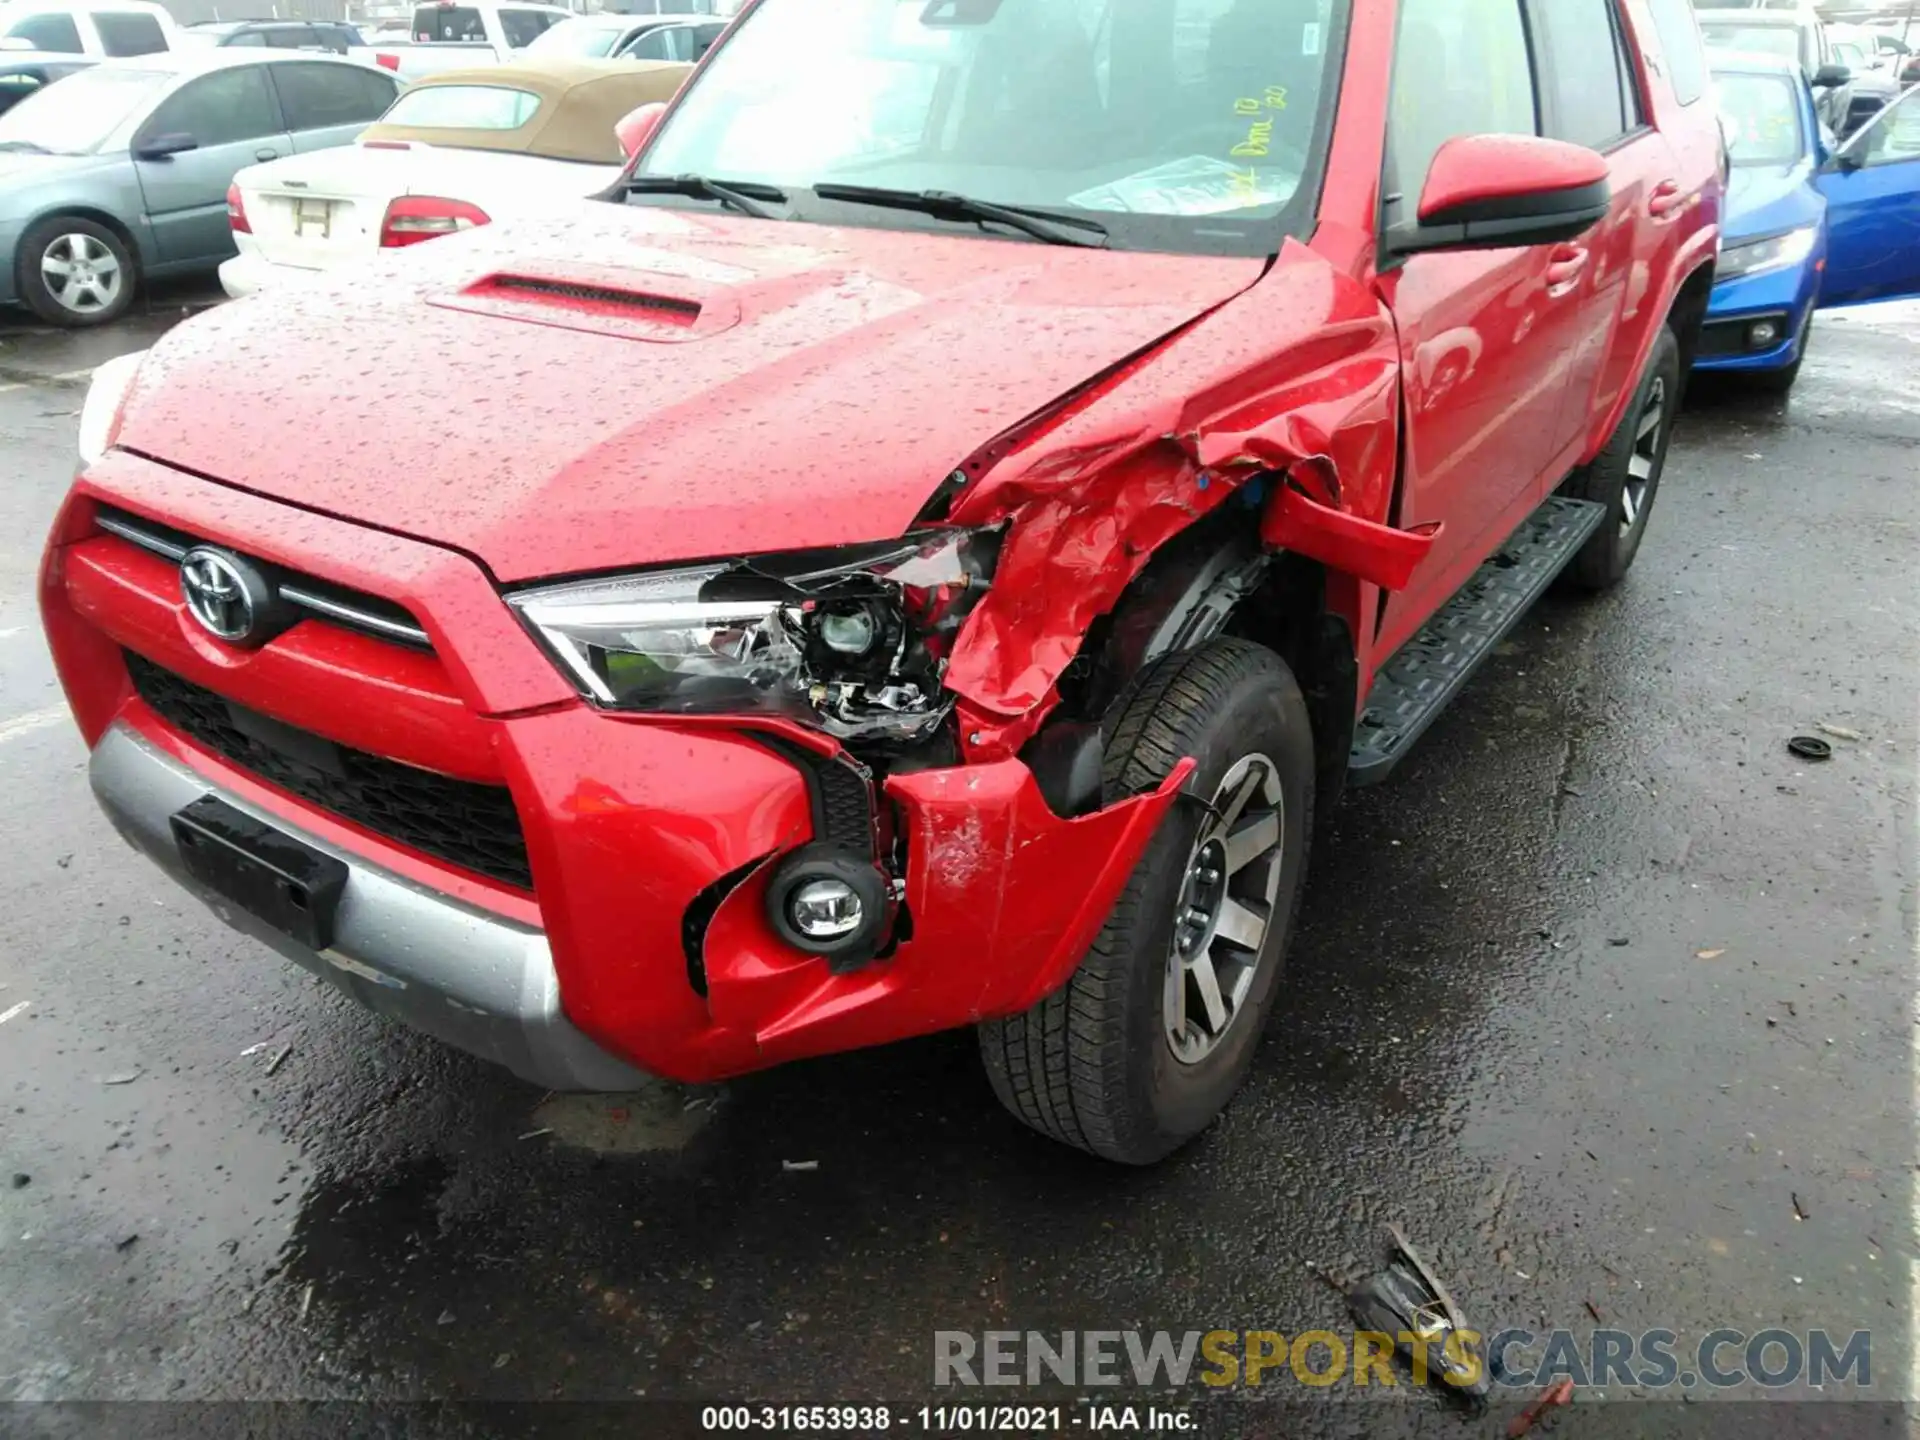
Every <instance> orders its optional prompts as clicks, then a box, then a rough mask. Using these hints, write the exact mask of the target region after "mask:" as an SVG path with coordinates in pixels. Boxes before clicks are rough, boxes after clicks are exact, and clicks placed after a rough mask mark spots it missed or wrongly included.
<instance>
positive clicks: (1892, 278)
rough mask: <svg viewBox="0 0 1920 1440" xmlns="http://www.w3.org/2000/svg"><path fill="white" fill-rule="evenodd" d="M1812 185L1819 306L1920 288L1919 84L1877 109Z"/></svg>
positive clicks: (1886, 297)
mask: <svg viewBox="0 0 1920 1440" xmlns="http://www.w3.org/2000/svg"><path fill="white" fill-rule="evenodd" d="M1818 183H1819V186H1820V193H1821V194H1823V195H1825V196H1826V197H1827V269H1826V274H1825V276H1824V278H1823V280H1822V282H1821V286H1820V303H1821V305H1823V306H1827V305H1854V304H1858V303H1860V302H1861V301H1864V300H1892V299H1896V298H1898V297H1901V296H1908V295H1916V294H1920V90H1909V91H1908V92H1907V93H1906V94H1905V95H1904V96H1902V97H1901V98H1900V99H1898V100H1896V101H1894V102H1893V104H1891V105H1889V106H1888V107H1887V108H1886V109H1885V110H1882V111H1881V112H1880V114H1879V115H1878V116H1876V117H1875V118H1874V120H1873V122H1872V123H1871V124H1869V125H1868V126H1867V127H1866V128H1865V129H1863V130H1862V131H1861V132H1860V133H1859V134H1858V135H1856V136H1854V137H1853V139H1852V140H1850V141H1848V142H1847V144H1846V146H1845V147H1844V148H1843V149H1842V150H1841V152H1840V153H1839V155H1837V156H1835V157H1834V158H1833V159H1832V160H1830V161H1828V162H1827V165H1826V167H1825V168H1824V169H1823V170H1822V171H1821V173H1820V178H1819V181H1818Z"/></svg>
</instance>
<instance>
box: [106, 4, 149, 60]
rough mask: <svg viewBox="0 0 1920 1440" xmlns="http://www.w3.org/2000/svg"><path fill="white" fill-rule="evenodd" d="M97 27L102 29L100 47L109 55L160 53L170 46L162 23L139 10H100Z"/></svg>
mask: <svg viewBox="0 0 1920 1440" xmlns="http://www.w3.org/2000/svg"><path fill="white" fill-rule="evenodd" d="M93 28H94V29H95V30H97V31H99V32H100V48H101V49H102V50H103V51H105V52H106V53H107V54H109V55H157V54H159V53H160V52H161V51H162V50H164V49H166V48H167V37H166V34H165V33H164V32H163V31H162V30H161V29H160V22H159V21H158V20H156V19H154V18H153V16H151V15H143V14H141V13H139V12H137V11H120V10H96V11H95V12H94V15H93Z"/></svg>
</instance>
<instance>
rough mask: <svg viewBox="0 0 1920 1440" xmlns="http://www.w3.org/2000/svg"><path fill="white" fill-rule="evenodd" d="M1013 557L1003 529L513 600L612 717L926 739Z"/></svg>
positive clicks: (750, 560)
mask: <svg viewBox="0 0 1920 1440" xmlns="http://www.w3.org/2000/svg"><path fill="white" fill-rule="evenodd" d="M999 550H1000V534H999V532H998V531H997V530H942V531H936V532H931V533H927V534H921V535H912V536H908V537H907V538H906V539H904V540H891V541H885V542H882V543H879V544H873V545H860V546H852V547H847V548H843V549H839V550H827V551H811V552H806V553H802V554H793V555H756V556H750V557H747V558H745V559H742V560H738V561H733V562H730V563H725V564H711V565H701V566H696V567H692V568H687V569H677V570H658V571H651V572H646V573H642V574H636V575H628V576H620V577H616V578H614V579H608V580H587V581H580V582H577V583H570V584H562V585H549V586H542V587H541V588H539V589H537V590H523V591H520V592H518V593H516V594H513V595H509V596H508V597H507V599H508V603H509V604H511V605H512V606H513V607H514V609H515V611H516V612H518V614H519V615H520V617H521V619H522V620H523V621H524V622H525V623H526V625H527V626H528V627H529V628H530V629H531V630H532V631H533V633H534V634H535V635H536V636H538V637H539V639H540V640H541V641H542V642H543V643H544V644H545V646H546V647H547V649H548V650H550V651H551V652H552V653H553V655H554V657H555V658H556V659H557V660H558V661H559V662H560V664H561V666H562V667H563V668H564V669H565V670H566V672H567V673H568V675H569V676H570V677H571V678H572V679H573V681H574V683H575V684H576V685H578V686H579V687H580V690H581V693H582V694H584V695H585V696H586V697H587V698H588V699H589V700H591V701H593V702H594V703H596V704H599V705H603V706H605V707H607V708H609V709H617V710H639V711H650V712H655V713H665V714H682V715H694V714H743V713H746V714H751V713H759V714H768V715H779V716H784V717H786V718H788V719H792V720H798V721H800V722H801V723H803V724H806V725H811V726H813V727H815V728H818V729H821V730H825V731H826V732H827V733H829V734H831V735H834V736H837V737H838V738H840V739H890V740H916V739H922V738H924V737H926V736H927V735H929V734H931V733H932V732H933V731H934V730H935V729H936V728H938V726H939V725H940V723H941V722H942V721H943V720H944V719H945V717H946V715H947V712H948V711H949V710H950V709H951V708H952V704H953V701H952V697H951V696H949V695H947V694H946V692H945V691H944V690H943V689H942V688H941V676H942V675H943V674H944V672H945V670H946V662H947V657H948V655H949V654H950V653H951V650H952V644H953V639H954V636H955V635H956V634H957V633H958V631H959V629H960V625H961V623H962V622H963V621H964V620H965V619H966V617H967V616H968V615H969V614H971V613H972V611H973V609H974V607H975V606H976V605H978V604H979V602H980V600H981V599H982V597H984V595H985V594H986V592H987V588H988V587H989V585H991V583H992V580H993V569H994V565H995V562H996V561H997V560H998V558H999Z"/></svg>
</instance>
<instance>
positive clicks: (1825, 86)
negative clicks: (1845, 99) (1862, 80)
mask: <svg viewBox="0 0 1920 1440" xmlns="http://www.w3.org/2000/svg"><path fill="white" fill-rule="evenodd" d="M1852 83H1853V71H1851V70H1849V69H1848V68H1847V67H1846V66H1844V65H1822V66H1821V67H1820V68H1819V69H1818V70H1817V71H1815V72H1814V76H1813V88H1814V89H1816V90H1838V89H1839V88H1840V87H1841V86H1842V85H1851V84H1852Z"/></svg>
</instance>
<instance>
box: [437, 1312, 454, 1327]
mask: <svg viewBox="0 0 1920 1440" xmlns="http://www.w3.org/2000/svg"><path fill="white" fill-rule="evenodd" d="M433 1323H434V1324H436V1325H451V1324H452V1323H453V1311H451V1310H442V1311H441V1312H440V1318H439V1319H438V1320H436V1321H434V1322H433Z"/></svg>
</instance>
